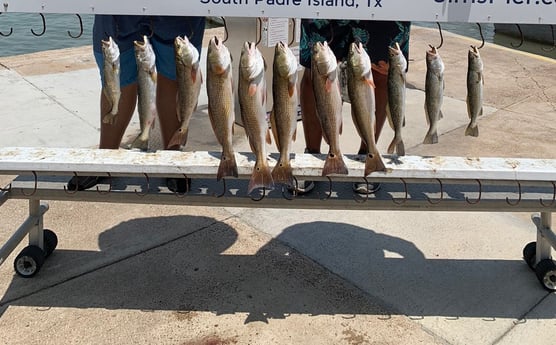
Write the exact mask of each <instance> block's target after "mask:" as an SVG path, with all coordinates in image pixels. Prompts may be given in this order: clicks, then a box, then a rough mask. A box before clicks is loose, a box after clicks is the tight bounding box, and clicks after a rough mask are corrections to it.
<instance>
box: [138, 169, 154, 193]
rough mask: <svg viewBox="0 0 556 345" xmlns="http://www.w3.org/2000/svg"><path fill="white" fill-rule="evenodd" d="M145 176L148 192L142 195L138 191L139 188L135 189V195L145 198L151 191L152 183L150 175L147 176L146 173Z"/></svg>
mask: <svg viewBox="0 0 556 345" xmlns="http://www.w3.org/2000/svg"><path fill="white" fill-rule="evenodd" d="M143 175H145V179H146V180H147V191H146V192H145V193H140V192H138V191H137V188H135V194H137V195H138V196H140V197H144V196H145V195H147V193H149V190H150V189H151V181H150V178H149V175H147V174H146V173H143Z"/></svg>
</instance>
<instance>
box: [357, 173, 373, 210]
mask: <svg viewBox="0 0 556 345" xmlns="http://www.w3.org/2000/svg"><path fill="white" fill-rule="evenodd" d="M363 180H365V183H366V184H367V191H368V190H369V189H370V188H369V180H367V177H363ZM369 194H370V193H365V197H364V198H362V197H360V196H359V193H353V200H355V202H357V203H360V204H362V203H364V202H366V201H367V200H369Z"/></svg>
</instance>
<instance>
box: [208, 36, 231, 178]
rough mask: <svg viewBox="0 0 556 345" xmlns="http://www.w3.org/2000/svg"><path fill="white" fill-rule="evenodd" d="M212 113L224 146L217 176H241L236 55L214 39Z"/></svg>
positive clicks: (211, 53) (210, 78) (210, 51)
mask: <svg viewBox="0 0 556 345" xmlns="http://www.w3.org/2000/svg"><path fill="white" fill-rule="evenodd" d="M206 86H207V95H208V114H209V118H210V122H211V124H212V129H213V130H214V134H215V135H216V139H217V140H218V142H219V143H220V145H222V156H221V157H220V165H219V167H218V173H217V175H216V179H217V180H218V181H219V180H220V179H222V178H223V177H226V176H234V177H237V176H238V172H237V163H236V159H235V155H234V148H233V146H232V135H233V126H234V120H235V113H234V94H233V81H232V57H231V55H230V51H229V50H228V48H227V47H226V46H225V45H224V44H223V43H222V41H220V40H218V38H216V37H213V38H211V40H210V42H209V45H208V51H207V85H206Z"/></svg>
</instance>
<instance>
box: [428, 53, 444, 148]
mask: <svg viewBox="0 0 556 345" xmlns="http://www.w3.org/2000/svg"><path fill="white" fill-rule="evenodd" d="M430 47H431V49H430V50H427V53H426V62H427V75H426V77H425V115H426V119H427V123H428V125H429V130H428V132H427V134H426V135H425V139H424V140H423V144H436V143H438V121H440V119H441V118H442V117H443V116H442V110H441V108H442V99H443V97H444V63H443V62H442V58H441V57H440V54H438V51H437V49H436V48H435V47H433V46H430Z"/></svg>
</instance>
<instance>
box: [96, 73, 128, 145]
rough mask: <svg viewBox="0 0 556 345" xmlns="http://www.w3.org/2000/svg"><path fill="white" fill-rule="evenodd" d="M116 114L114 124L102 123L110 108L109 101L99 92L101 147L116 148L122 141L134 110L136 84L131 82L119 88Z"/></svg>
mask: <svg viewBox="0 0 556 345" xmlns="http://www.w3.org/2000/svg"><path fill="white" fill-rule="evenodd" d="M121 93H122V94H121V96H120V104H119V107H118V115H117V117H116V122H115V123H114V124H106V123H102V117H103V116H104V114H107V113H108V112H110V109H111V108H112V106H111V104H110V102H109V101H108V99H107V98H106V96H105V95H104V92H101V96H100V144H99V148H101V149H118V148H119V147H120V144H121V142H122V137H123V136H124V133H125V130H126V128H127V126H128V124H129V121H130V120H131V117H132V116H133V112H134V111H135V105H136V103H137V84H131V85H128V86H125V87H123V88H122V89H121Z"/></svg>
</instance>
